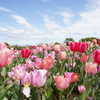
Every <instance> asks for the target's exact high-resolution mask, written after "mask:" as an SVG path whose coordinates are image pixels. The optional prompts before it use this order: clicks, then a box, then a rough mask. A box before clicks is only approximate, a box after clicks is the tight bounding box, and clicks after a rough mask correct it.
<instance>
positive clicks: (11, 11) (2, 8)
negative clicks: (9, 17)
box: [0, 7, 12, 12]
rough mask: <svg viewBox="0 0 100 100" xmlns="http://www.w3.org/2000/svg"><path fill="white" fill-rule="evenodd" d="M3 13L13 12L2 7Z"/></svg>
mask: <svg viewBox="0 0 100 100" xmlns="http://www.w3.org/2000/svg"><path fill="white" fill-rule="evenodd" d="M0 10H1V11H5V12H12V11H11V10H10V9H7V8H4V7H0Z"/></svg>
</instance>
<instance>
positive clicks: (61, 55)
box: [58, 51, 66, 60]
mask: <svg viewBox="0 0 100 100" xmlns="http://www.w3.org/2000/svg"><path fill="white" fill-rule="evenodd" d="M58 57H59V59H60V60H65V59H66V52H64V51H63V52H62V51H60V52H59V53H58Z"/></svg>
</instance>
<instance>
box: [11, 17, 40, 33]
mask: <svg viewBox="0 0 100 100" xmlns="http://www.w3.org/2000/svg"><path fill="white" fill-rule="evenodd" d="M11 17H12V18H14V19H15V21H16V22H17V23H19V24H21V25H22V26H25V27H26V28H28V29H30V30H31V31H34V32H36V33H41V31H40V30H39V29H37V28H36V27H34V26H33V25H31V24H30V23H29V22H28V21H27V20H26V18H24V17H22V16H19V15H11Z"/></svg>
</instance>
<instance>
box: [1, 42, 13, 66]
mask: <svg viewBox="0 0 100 100" xmlns="http://www.w3.org/2000/svg"><path fill="white" fill-rule="evenodd" d="M12 55H13V51H12V50H10V49H8V48H7V47H6V45H5V44H4V43H3V44H0V67H4V66H5V65H7V64H9V63H11V62H12Z"/></svg>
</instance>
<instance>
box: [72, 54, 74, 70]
mask: <svg viewBox="0 0 100 100" xmlns="http://www.w3.org/2000/svg"><path fill="white" fill-rule="evenodd" d="M73 64H74V52H73V56H72V68H73V67H74V65H73Z"/></svg>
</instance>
